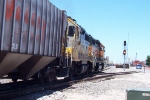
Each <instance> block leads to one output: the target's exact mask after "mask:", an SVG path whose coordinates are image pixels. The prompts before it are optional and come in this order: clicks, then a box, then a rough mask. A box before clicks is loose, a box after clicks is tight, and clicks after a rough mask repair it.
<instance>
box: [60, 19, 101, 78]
mask: <svg viewBox="0 0 150 100" xmlns="http://www.w3.org/2000/svg"><path fill="white" fill-rule="evenodd" d="M66 34H67V35H66V50H65V51H64V50H62V51H64V52H65V58H66V66H67V67H70V70H69V71H70V74H71V75H73V74H75V75H80V74H84V73H89V72H93V71H99V70H102V68H103V67H102V65H103V64H102V63H103V62H102V60H101V58H100V51H101V46H100V45H101V43H100V41H99V40H96V39H94V38H93V37H92V36H91V35H89V34H88V33H87V32H86V30H85V29H84V28H83V27H81V26H80V25H78V24H77V23H76V20H74V19H72V18H71V17H68V27H67V33H66Z"/></svg>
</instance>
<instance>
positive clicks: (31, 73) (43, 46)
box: [0, 0, 105, 82]
mask: <svg viewBox="0 0 150 100" xmlns="http://www.w3.org/2000/svg"><path fill="white" fill-rule="evenodd" d="M104 52H105V50H104V46H103V45H102V44H101V43H100V41H99V40H97V39H95V38H93V37H92V36H91V35H90V34H88V33H87V32H86V30H85V29H84V28H83V27H82V26H81V25H79V24H77V22H76V20H75V19H73V18H71V17H70V16H67V13H66V11H64V10H60V9H58V8H57V7H56V6H54V5H53V4H52V3H51V2H49V0H0V77H1V78H2V77H5V78H11V79H12V80H13V81H14V82H16V81H17V80H18V79H23V80H28V79H30V78H36V79H38V80H39V81H40V82H45V81H48V82H51V81H53V80H55V79H56V78H57V77H65V78H71V77H73V76H74V75H82V74H88V73H91V72H95V71H101V70H103V68H104V60H103V58H104V55H103V53H104Z"/></svg>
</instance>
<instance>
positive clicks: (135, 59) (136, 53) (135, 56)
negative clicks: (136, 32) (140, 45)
mask: <svg viewBox="0 0 150 100" xmlns="http://www.w3.org/2000/svg"><path fill="white" fill-rule="evenodd" d="M136 60H137V53H136V56H135V61H136Z"/></svg>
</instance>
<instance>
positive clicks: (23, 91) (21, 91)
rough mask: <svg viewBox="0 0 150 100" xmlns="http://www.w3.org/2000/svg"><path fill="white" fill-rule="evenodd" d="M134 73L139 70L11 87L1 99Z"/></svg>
mask: <svg viewBox="0 0 150 100" xmlns="http://www.w3.org/2000/svg"><path fill="white" fill-rule="evenodd" d="M132 73H138V72H136V71H130V72H118V73H95V74H90V75H83V76H79V77H75V78H74V79H73V80H71V81H66V80H59V81H57V82H53V83H51V84H50V83H47V84H35V85H32V86H28V87H27V86H26V87H25V88H23V87H21V88H17V89H11V90H7V91H1V92H0V100H9V99H12V98H15V97H18V96H23V95H28V94H31V93H36V92H39V91H43V90H49V89H56V88H61V87H67V86H71V85H73V84H76V83H79V82H83V81H92V80H96V79H102V80H108V79H112V78H114V77H115V76H116V75H126V74H132ZM85 77H86V78H85Z"/></svg>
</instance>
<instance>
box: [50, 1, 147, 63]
mask: <svg viewBox="0 0 150 100" xmlns="http://www.w3.org/2000/svg"><path fill="white" fill-rule="evenodd" d="M50 2H52V3H53V4H54V5H55V6H56V7H58V8H59V9H62V10H66V11H67V15H68V16H71V17H72V18H74V19H76V20H77V23H78V24H80V25H82V27H84V28H85V29H86V31H87V33H89V34H91V35H92V36H93V37H94V38H96V39H99V40H100V42H101V43H103V44H104V45H105V47H106V48H105V49H106V52H105V56H109V59H110V60H111V61H116V62H118V63H122V62H123V55H122V52H123V49H124V48H123V41H124V40H126V41H127V45H128V51H129V52H128V57H129V58H130V61H131V60H135V57H136V53H137V59H138V60H142V61H143V60H145V59H146V57H147V55H150V0H50ZM128 37H129V42H128Z"/></svg>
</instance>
